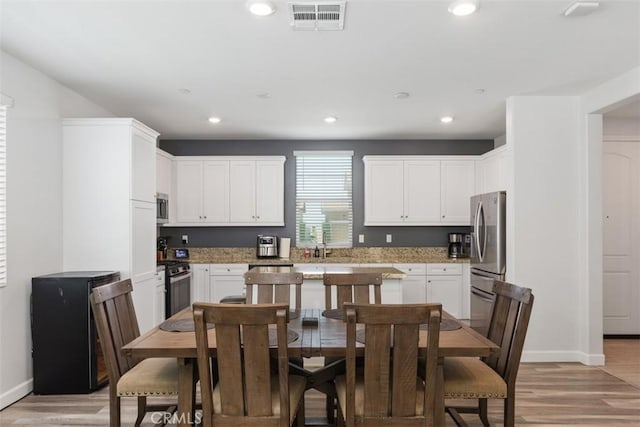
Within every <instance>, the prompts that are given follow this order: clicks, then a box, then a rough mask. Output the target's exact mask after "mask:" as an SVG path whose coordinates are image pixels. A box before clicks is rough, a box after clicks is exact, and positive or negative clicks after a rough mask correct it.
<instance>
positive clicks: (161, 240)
mask: <svg viewBox="0 0 640 427" xmlns="http://www.w3.org/2000/svg"><path fill="white" fill-rule="evenodd" d="M168 240H169V238H168V237H158V241H157V256H156V260H158V261H163V260H165V259H167V252H168V250H169V246H168V245H167V241H168Z"/></svg>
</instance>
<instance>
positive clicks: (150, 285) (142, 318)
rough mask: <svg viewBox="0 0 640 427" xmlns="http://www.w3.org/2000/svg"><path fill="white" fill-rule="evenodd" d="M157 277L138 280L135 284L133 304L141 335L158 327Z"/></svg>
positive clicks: (132, 295)
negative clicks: (156, 311) (156, 313)
mask: <svg viewBox="0 0 640 427" xmlns="http://www.w3.org/2000/svg"><path fill="white" fill-rule="evenodd" d="M156 283H157V280H156V277H155V275H154V276H152V277H151V278H149V279H145V280H138V281H137V282H135V283H134V284H133V293H132V294H131V297H132V298H133V304H134V307H135V309H136V317H137V318H138V327H139V328H140V333H143V334H144V333H145V332H147V331H148V330H149V329H151V328H153V327H154V326H156V325H157V323H156V319H155V306H156Z"/></svg>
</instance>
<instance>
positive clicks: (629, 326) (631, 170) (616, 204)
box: [602, 138, 640, 335]
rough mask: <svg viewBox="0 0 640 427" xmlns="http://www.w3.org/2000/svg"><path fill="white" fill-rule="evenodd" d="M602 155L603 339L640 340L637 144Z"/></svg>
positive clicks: (612, 147) (614, 146) (609, 146)
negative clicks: (628, 337)
mask: <svg viewBox="0 0 640 427" xmlns="http://www.w3.org/2000/svg"><path fill="white" fill-rule="evenodd" d="M603 150H604V152H603V177H602V178H603V333H604V335H639V334H640V307H639V305H640V248H639V247H638V246H639V244H638V242H640V140H629V141H613V140H607V138H604V141H603Z"/></svg>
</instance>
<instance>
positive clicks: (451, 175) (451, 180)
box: [440, 160, 475, 225]
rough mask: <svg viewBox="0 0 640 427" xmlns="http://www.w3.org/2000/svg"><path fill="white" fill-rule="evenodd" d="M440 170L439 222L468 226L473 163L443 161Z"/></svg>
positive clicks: (473, 187)
mask: <svg viewBox="0 0 640 427" xmlns="http://www.w3.org/2000/svg"><path fill="white" fill-rule="evenodd" d="M440 170H441V177H442V181H441V182H442V184H441V192H440V195H441V197H440V200H441V204H440V221H441V222H442V223H443V224H445V223H446V224H452V225H469V218H470V215H469V210H470V199H471V196H473V195H474V194H475V181H474V178H475V177H474V175H475V162H474V161H473V160H443V161H442V163H441V165H440Z"/></svg>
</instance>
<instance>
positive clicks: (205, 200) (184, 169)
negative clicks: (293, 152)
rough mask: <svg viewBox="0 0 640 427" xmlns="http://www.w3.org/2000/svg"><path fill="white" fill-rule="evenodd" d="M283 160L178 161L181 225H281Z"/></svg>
mask: <svg viewBox="0 0 640 427" xmlns="http://www.w3.org/2000/svg"><path fill="white" fill-rule="evenodd" d="M284 162H285V157H283V156H264V157H248V156H244V157H191V158H188V159H185V158H181V157H175V171H176V201H177V203H176V211H177V215H176V220H175V222H173V223H172V224H171V225H179V226H202V225H204V226H207V225H208V226H264V225H269V226H283V225H284Z"/></svg>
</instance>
